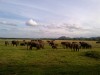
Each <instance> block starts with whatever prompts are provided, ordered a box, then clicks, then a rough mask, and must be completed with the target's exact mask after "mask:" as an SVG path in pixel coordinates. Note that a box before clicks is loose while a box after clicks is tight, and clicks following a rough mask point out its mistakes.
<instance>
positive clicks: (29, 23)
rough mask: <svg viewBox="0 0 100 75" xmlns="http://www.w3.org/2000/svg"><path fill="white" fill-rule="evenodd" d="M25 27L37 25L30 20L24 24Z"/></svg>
mask: <svg viewBox="0 0 100 75" xmlns="http://www.w3.org/2000/svg"><path fill="white" fill-rule="evenodd" d="M26 25H28V26H37V25H38V24H37V22H36V21H34V20H32V19H30V20H28V21H27V22H26Z"/></svg>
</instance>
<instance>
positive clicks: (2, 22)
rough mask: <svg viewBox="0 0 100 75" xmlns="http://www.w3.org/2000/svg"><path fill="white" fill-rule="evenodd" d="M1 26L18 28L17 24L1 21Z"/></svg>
mask: <svg viewBox="0 0 100 75" xmlns="http://www.w3.org/2000/svg"><path fill="white" fill-rule="evenodd" d="M0 25H9V26H17V24H14V23H11V22H7V21H0Z"/></svg>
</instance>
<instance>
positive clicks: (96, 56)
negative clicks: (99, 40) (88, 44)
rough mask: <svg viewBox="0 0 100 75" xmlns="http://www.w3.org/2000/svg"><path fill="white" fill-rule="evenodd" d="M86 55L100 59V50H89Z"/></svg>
mask: <svg viewBox="0 0 100 75" xmlns="http://www.w3.org/2000/svg"><path fill="white" fill-rule="evenodd" d="M84 56H86V57H90V58H95V59H100V52H97V51H87V52H85V53H84Z"/></svg>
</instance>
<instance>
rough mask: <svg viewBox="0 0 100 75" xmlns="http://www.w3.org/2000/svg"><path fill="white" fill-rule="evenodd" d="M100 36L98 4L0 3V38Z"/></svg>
mask: <svg viewBox="0 0 100 75" xmlns="http://www.w3.org/2000/svg"><path fill="white" fill-rule="evenodd" d="M60 36H66V37H72V38H73V37H98V36H100V0H0V37H7V38H58V37H60Z"/></svg>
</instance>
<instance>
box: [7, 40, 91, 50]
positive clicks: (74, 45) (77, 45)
mask: <svg viewBox="0 0 100 75" xmlns="http://www.w3.org/2000/svg"><path fill="white" fill-rule="evenodd" d="M46 42H47V43H44V41H43V40H31V41H26V40H23V41H21V42H20V41H18V40H13V41H10V43H11V45H13V46H18V45H20V46H27V49H29V50H32V48H33V47H35V48H36V49H44V46H45V44H48V45H49V46H50V47H51V48H53V49H57V48H58V43H56V42H55V40H47V41H46ZM10 43H9V41H5V45H6V46H7V45H9V44H10ZM60 45H61V46H62V48H64V49H65V48H69V49H71V50H73V51H79V50H80V49H91V48H92V45H91V44H89V43H87V42H64V41H62V42H60Z"/></svg>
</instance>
